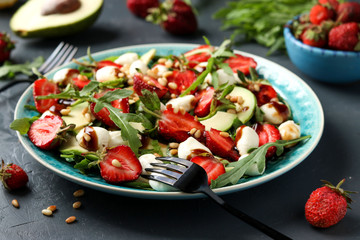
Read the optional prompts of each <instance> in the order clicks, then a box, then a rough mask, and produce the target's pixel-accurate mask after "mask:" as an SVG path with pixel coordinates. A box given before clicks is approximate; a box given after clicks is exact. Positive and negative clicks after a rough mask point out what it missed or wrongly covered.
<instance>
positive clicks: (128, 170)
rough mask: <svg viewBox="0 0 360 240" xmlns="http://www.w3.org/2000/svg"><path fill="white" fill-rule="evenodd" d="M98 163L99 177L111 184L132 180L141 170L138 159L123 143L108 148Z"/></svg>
mask: <svg viewBox="0 0 360 240" xmlns="http://www.w3.org/2000/svg"><path fill="white" fill-rule="evenodd" d="M99 165H100V174H101V177H102V178H103V179H104V180H105V181H106V182H108V183H111V184H119V183H121V182H127V181H134V180H136V179H137V178H138V177H139V176H140V174H141V171H142V167H141V164H140V161H139V159H138V158H137V157H136V155H135V153H134V152H133V151H132V150H131V148H130V147H128V146H125V145H120V146H117V147H114V148H110V149H108V150H107V152H106V155H105V157H104V158H103V160H102V161H101V162H100V164H99Z"/></svg>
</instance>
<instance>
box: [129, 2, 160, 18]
mask: <svg viewBox="0 0 360 240" xmlns="http://www.w3.org/2000/svg"><path fill="white" fill-rule="evenodd" d="M126 6H127V8H128V9H129V10H130V11H131V12H132V13H133V14H134V15H136V16H138V17H141V18H145V17H146V16H147V15H148V14H149V9H150V8H157V7H159V1H158V0H127V1H126Z"/></svg>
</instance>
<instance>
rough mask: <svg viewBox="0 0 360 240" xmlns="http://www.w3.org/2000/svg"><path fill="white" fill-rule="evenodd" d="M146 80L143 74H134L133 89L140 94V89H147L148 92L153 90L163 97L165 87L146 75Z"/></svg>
mask: <svg viewBox="0 0 360 240" xmlns="http://www.w3.org/2000/svg"><path fill="white" fill-rule="evenodd" d="M147 77H148V79H149V80H148V81H145V80H144V76H143V75H142V74H135V75H134V77H133V79H134V91H135V92H136V93H137V94H138V95H139V96H142V93H141V91H142V90H143V89H146V90H149V91H150V92H155V93H156V94H157V95H158V97H159V98H161V97H163V96H164V95H165V94H166V93H167V92H168V89H167V87H165V86H163V85H161V84H160V83H159V82H158V81H157V80H156V79H154V78H152V77H150V76H147Z"/></svg>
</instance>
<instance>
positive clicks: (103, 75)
mask: <svg viewBox="0 0 360 240" xmlns="http://www.w3.org/2000/svg"><path fill="white" fill-rule="evenodd" d="M119 73H120V69H119V68H118V67H115V66H105V67H103V68H100V69H99V70H97V71H96V75H95V78H96V81H98V82H106V81H111V80H116V79H118V78H119Z"/></svg>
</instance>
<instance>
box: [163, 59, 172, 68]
mask: <svg viewBox="0 0 360 240" xmlns="http://www.w3.org/2000/svg"><path fill="white" fill-rule="evenodd" d="M164 64H165V67H167V68H171V67H172V65H173V62H172V61H171V60H167V61H166V62H165V63H164Z"/></svg>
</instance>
